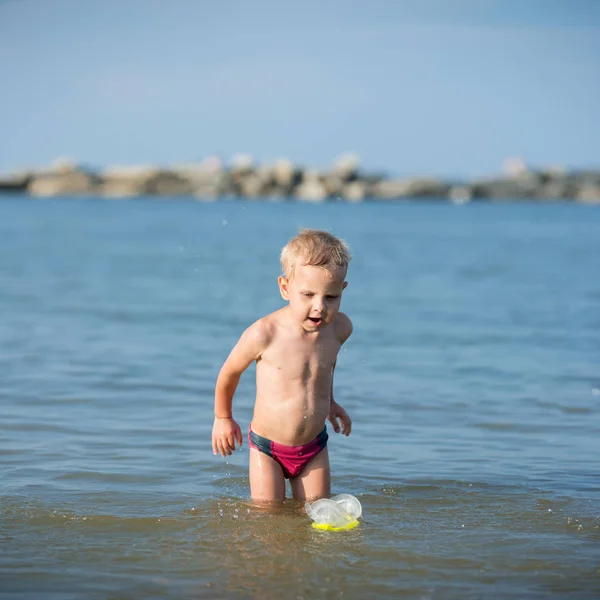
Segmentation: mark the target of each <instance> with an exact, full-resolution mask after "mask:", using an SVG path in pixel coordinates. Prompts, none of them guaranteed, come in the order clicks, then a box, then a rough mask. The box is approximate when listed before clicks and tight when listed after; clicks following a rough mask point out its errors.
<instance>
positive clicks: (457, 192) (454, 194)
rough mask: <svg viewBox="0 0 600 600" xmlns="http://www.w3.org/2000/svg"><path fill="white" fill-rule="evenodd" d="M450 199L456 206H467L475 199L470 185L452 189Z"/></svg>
mask: <svg viewBox="0 0 600 600" xmlns="http://www.w3.org/2000/svg"><path fill="white" fill-rule="evenodd" d="M448 198H449V199H450V200H451V201H452V202H453V203H454V204H466V203H467V202H470V201H471V200H472V199H473V192H472V191H471V188H470V187H469V186H468V185H455V186H452V187H451V188H450V191H449V192H448Z"/></svg>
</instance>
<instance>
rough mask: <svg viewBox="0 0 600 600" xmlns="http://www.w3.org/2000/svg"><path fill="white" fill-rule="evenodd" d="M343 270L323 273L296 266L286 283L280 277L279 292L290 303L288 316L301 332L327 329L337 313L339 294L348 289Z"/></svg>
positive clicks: (284, 279)
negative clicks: (290, 314)
mask: <svg viewBox="0 0 600 600" xmlns="http://www.w3.org/2000/svg"><path fill="white" fill-rule="evenodd" d="M345 277H346V269H345V268H341V267H337V268H334V269H331V270H330V269H325V268H323V267H313V266H310V265H301V264H299V265H296V267H295V270H294V277H293V278H292V279H291V280H290V279H287V278H286V277H280V278H279V280H278V282H279V290H280V292H281V296H282V297H283V299H284V300H288V301H289V303H290V309H291V311H292V316H293V318H294V320H296V321H297V322H298V323H299V324H300V325H301V326H302V328H303V329H304V330H305V331H310V332H312V331H318V330H320V329H323V327H326V326H327V325H329V324H330V323H331V322H332V321H333V318H334V317H335V315H336V314H337V312H338V311H339V309H340V302H341V299H342V291H343V290H344V288H345V287H346V286H347V285H348V284H347V282H346V281H344V278H345Z"/></svg>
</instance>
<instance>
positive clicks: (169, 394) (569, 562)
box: [0, 197, 600, 600]
mask: <svg viewBox="0 0 600 600" xmlns="http://www.w3.org/2000/svg"><path fill="white" fill-rule="evenodd" d="M302 226H309V227H321V228H327V229H330V230H332V231H333V232H334V233H336V234H338V235H340V236H342V237H344V238H345V239H346V240H347V241H348V242H349V243H350V245H351V247H352V250H353V252H354V259H353V261H352V264H351V267H350V271H349V275H348V281H349V286H348V288H347V290H346V291H345V293H344V298H343V310H345V311H346V312H347V313H348V314H349V316H350V317H351V318H352V320H353V322H354V327H355V331H354V334H353V336H352V337H351V338H350V340H349V341H348V343H347V344H346V346H345V347H344V348H343V351H342V353H341V355H340V357H339V360H338V367H337V369H336V380H335V393H336V398H337V399H338V401H339V402H340V403H341V404H342V405H343V406H345V407H346V409H347V410H348V412H349V413H350V414H351V416H352V418H353V420H354V427H353V433H352V435H351V436H350V437H349V438H342V437H341V436H336V435H334V434H332V435H331V436H330V455H331V459H332V469H333V490H334V492H336V493H337V492H348V493H352V494H355V495H356V496H357V497H358V498H359V499H360V500H361V502H362V504H363V513H364V519H363V522H362V524H361V526H360V527H359V528H358V529H356V530H353V531H351V532H347V533H343V534H337V535H335V534H326V533H325V534H324V533H320V532H316V531H314V530H312V529H311V527H310V524H309V522H308V520H307V518H306V516H305V515H304V514H303V513H302V511H301V508H300V507H298V506H297V505H295V504H294V503H293V502H290V503H288V504H286V506H285V507H284V508H283V509H281V510H280V511H279V512H277V513H276V514H272V513H269V512H265V511H261V510H258V509H256V508H254V507H252V506H251V505H250V504H249V502H248V477H247V468H248V454H247V447H246V445H245V446H244V448H243V450H242V451H241V452H237V453H235V454H234V455H233V456H232V457H231V458H229V459H228V460H225V459H222V458H220V457H214V456H213V455H212V451H211V445H210V430H211V426H212V402H213V397H212V394H213V385H214V381H215V378H216V374H217V372H218V369H219V367H220V365H221V363H222V361H223V360H224V358H225V357H226V355H227V353H228V352H229V350H230V348H231V346H232V345H233V344H234V343H235V341H236V340H237V337H238V336H239V335H240V333H241V332H242V331H243V329H244V328H245V327H247V326H248V325H249V324H250V323H251V322H252V321H253V320H255V319H256V318H258V317H260V316H262V315H264V314H266V313H268V312H270V311H272V310H274V309H276V308H278V307H279V306H281V302H282V301H281V299H280V298H279V295H278V291H277V285H276V278H277V276H278V275H279V265H278V253H279V250H280V248H281V246H282V245H283V244H284V243H285V241H286V240H287V239H288V238H289V237H290V236H292V235H293V234H295V233H296V232H297V230H298V228H299V227H302ZM599 257H600V211H598V210H596V209H594V208H591V207H584V206H575V205H544V206H536V205H532V204H522V205H517V204H504V205H493V204H482V205H477V204H471V205H465V206H452V205H447V204H434V203H432V204H429V203H420V204H419V203H393V204H386V203H374V204H361V205H347V204H328V205H319V206H313V205H303V204H292V203H290V204H285V203H261V202H233V203H212V204H210V203H208V204H206V203H198V202H192V201H190V202H186V201H168V200H161V201H151V200H140V201H130V202H110V201H95V200H88V201H69V200H60V199H58V200H47V201H29V200H24V199H20V198H17V199H10V198H6V197H5V198H3V199H0V340H1V344H0V474H1V480H0V549H1V551H0V595H1V596H2V597H3V598H4V597H5V598H13V597H14V598H17V597H18V598H57V599H61V600H63V599H64V600H66V599H69V598H119V599H125V598H166V597H169V598H171V597H172V598H234V597H235V598H261V599H264V598H281V597H284V598H306V599H308V598H311V599H313V598H327V599H329V598H388V597H403V598H419V599H423V598H443V599H446V598H461V599H464V598H514V597H518V598H596V597H598V596H599V595H600V508H599V502H598V497H599V495H598V492H599V491H600V475H599V471H598V456H599V455H600V442H599V441H598V440H599V436H600V418H599V417H600V277H598V273H599V272H600V270H599V267H600V259H599ZM252 397H253V372H252V369H250V371H249V372H248V373H247V374H246V375H245V376H244V377H243V379H242V382H241V384H240V388H239V390H238V394H237V396H236V399H235V403H234V410H235V415H236V417H237V418H238V420H239V422H240V424H241V426H242V429H244V430H245V429H246V428H247V426H248V423H249V420H250V416H251V410H252Z"/></svg>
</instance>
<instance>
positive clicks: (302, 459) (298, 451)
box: [248, 427, 329, 479]
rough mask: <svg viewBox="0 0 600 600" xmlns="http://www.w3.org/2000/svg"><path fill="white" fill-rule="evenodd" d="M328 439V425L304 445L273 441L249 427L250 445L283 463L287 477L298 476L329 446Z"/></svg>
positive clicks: (282, 466)
mask: <svg viewBox="0 0 600 600" xmlns="http://www.w3.org/2000/svg"><path fill="white" fill-rule="evenodd" d="M328 439H329V435H328V434H327V427H325V428H323V431H321V433H320V434H319V435H318V436H317V437H316V438H315V439H314V440H312V442H308V444H304V445H303V446H286V445H285V444H278V443H277V442H272V441H271V440H269V439H267V438H266V437H262V435H258V434H256V433H254V432H253V431H252V429H250V428H248V443H249V444H250V447H251V448H256V449H257V450H258V451H259V452H263V453H264V454H266V455H267V456H270V457H271V458H273V459H274V460H276V461H277V462H278V463H279V464H280V465H281V468H282V469H283V474H284V476H285V478H286V479H292V478H293V477H298V475H300V473H302V471H303V469H304V467H305V466H306V465H307V463H308V462H309V461H310V460H311V459H312V458H314V457H315V456H316V455H317V454H319V452H321V450H323V448H325V447H326V446H327V440H328Z"/></svg>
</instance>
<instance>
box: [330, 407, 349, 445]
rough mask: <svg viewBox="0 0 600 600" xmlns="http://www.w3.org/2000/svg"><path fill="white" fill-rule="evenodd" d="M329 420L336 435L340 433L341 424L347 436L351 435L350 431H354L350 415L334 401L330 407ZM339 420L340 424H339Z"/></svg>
mask: <svg viewBox="0 0 600 600" xmlns="http://www.w3.org/2000/svg"><path fill="white" fill-rule="evenodd" d="M327 419H328V420H329V422H330V423H331V424H332V425H333V429H334V431H335V432H336V433H339V432H340V423H341V430H342V433H343V434H344V435H345V436H348V435H350V431H352V419H351V418H350V417H349V416H348V413H347V412H346V411H345V410H344V409H343V408H342V407H341V406H340V405H339V404H338V403H337V402H335V401H334V400H332V401H331V404H330V406H329V414H328V415H327ZM338 419H339V420H340V422H339V423H338Z"/></svg>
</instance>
